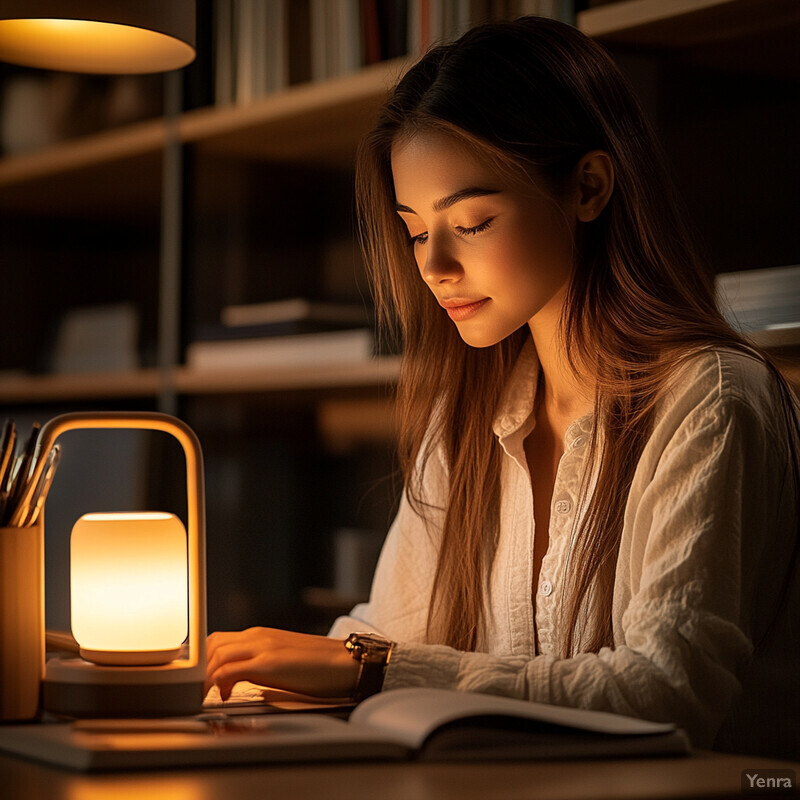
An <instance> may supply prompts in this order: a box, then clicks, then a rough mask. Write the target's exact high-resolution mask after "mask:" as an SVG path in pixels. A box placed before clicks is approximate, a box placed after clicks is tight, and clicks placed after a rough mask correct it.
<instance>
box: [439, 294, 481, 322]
mask: <svg viewBox="0 0 800 800" xmlns="http://www.w3.org/2000/svg"><path fill="white" fill-rule="evenodd" d="M488 302H489V298H488V297H484V298H483V300H469V299H467V298H461V297H453V298H450V299H447V300H440V301H439V305H441V306H442V308H444V309H445V311H447V315H448V316H449V317H450V319H452V320H453V322H462V321H464V320H466V319H469V318H470V317H472V316H474V315H475V314H477V313H478V312H479V311H480V310H481V309H482V308H483V306H484V305H486V303H488Z"/></svg>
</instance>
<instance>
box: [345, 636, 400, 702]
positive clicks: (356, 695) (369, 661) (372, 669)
mask: <svg viewBox="0 0 800 800" xmlns="http://www.w3.org/2000/svg"><path fill="white" fill-rule="evenodd" d="M344 646H345V649H346V650H347V652H348V653H350V655H351V656H352V657H353V658H354V659H355V660H356V661H358V664H359V666H358V678H357V680H356V686H355V689H353V693H352V694H351V695H350V697H351V698H352V699H353V700H355V701H356V703H360V702H361V701H362V700H364V699H365V698H367V697H369V696H370V695H373V694H377V693H378V692H379V691H380V690H381V688H382V687H383V674H384V672H385V671H386V665H387V664H388V663H389V659H390V658H391V657H392V648H393V647H394V642H390V641H389V640H388V639H384V638H383V637H382V636H379V635H378V634H377V633H351V634H350V635H349V636H348V637H347V639H346V640H345V643H344Z"/></svg>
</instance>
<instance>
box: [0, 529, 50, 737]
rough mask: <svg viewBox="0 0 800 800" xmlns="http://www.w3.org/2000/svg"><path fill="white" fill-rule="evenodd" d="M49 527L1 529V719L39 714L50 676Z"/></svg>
mask: <svg viewBox="0 0 800 800" xmlns="http://www.w3.org/2000/svg"><path fill="white" fill-rule="evenodd" d="M43 548H44V523H43V520H42V515H40V516H39V519H38V520H37V522H36V523H35V524H34V525H31V526H30V527H27V528H0V720H2V721H10V720H25V719H33V718H34V717H36V716H37V714H38V713H39V697H40V692H41V685H42V678H43V676H44V624H43V620H44V575H43V574H42V572H43V563H44V558H43Z"/></svg>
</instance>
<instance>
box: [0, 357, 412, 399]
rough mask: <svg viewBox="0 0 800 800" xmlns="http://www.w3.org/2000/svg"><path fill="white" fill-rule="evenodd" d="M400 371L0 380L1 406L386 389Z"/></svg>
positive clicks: (328, 368) (333, 367) (190, 372)
mask: <svg viewBox="0 0 800 800" xmlns="http://www.w3.org/2000/svg"><path fill="white" fill-rule="evenodd" d="M399 373H400V358H399V356H391V357H385V358H376V359H374V360H373V361H369V362H366V363H363V364H343V365H337V364H326V365H324V366H321V367H315V368H314V369H308V368H305V367H298V368H286V369H280V370H238V369H236V370H214V371H208V370H196V369H189V368H187V367H178V368H177V369H175V370H168V371H166V372H163V371H161V370H158V369H142V370H135V371H130V372H101V373H83V374H65V375H12V376H0V403H3V404H6V405H12V404H15V403H56V402H62V401H65V402H66V401H78V400H116V399H121V398H126V397H130V398H142V397H157V396H158V394H159V393H160V392H161V391H162V390H164V389H174V390H175V391H177V392H178V393H179V394H184V395H211V394H226V393H236V394H240V393H248V392H279V391H290V390H308V389H340V388H358V387H370V386H375V387H377V386H385V385H391V384H393V383H395V382H396V381H397V377H398V375H399Z"/></svg>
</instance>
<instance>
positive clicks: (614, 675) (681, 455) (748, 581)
mask: <svg viewBox="0 0 800 800" xmlns="http://www.w3.org/2000/svg"><path fill="white" fill-rule="evenodd" d="M769 427H770V426H769V425H767V424H766V420H765V419H764V418H763V414H761V413H759V412H758V411H756V410H754V409H753V408H751V407H750V406H749V405H748V403H747V402H744V401H743V400H741V399H740V398H738V397H728V398H726V399H725V400H721V399H720V398H719V397H715V398H712V399H710V400H708V401H707V402H703V403H700V404H699V405H698V406H697V407H695V408H694V409H692V410H691V412H689V413H688V414H686V415H685V416H684V417H682V419H681V421H680V423H679V424H678V425H677V426H676V427H673V428H672V431H671V435H670V436H669V437H668V440H666V442H665V444H664V445H663V448H662V449H661V451H660V453H658V454H657V457H655V458H653V459H648V460H647V461H648V465H652V466H648V467H647V474H644V475H642V474H638V475H637V478H636V479H635V481H636V480H638V481H639V488H638V490H637V491H638V495H639V496H638V498H637V502H636V503H635V506H632V505H631V504H630V503H629V506H628V509H627V512H628V514H627V517H626V523H625V528H626V531H627V534H624V535H629V536H630V537H631V539H632V541H631V542H630V547H627V546H626V553H628V552H629V553H630V558H631V560H632V561H633V562H635V563H634V564H633V567H632V569H631V576H632V579H631V585H632V590H631V595H630V598H629V600H628V601H627V604H626V606H625V608H624V611H623V613H622V617H621V619H622V628H623V630H622V631H621V632H615V637H616V640H617V646H615V647H614V648H603V649H602V650H600V651H599V652H597V653H584V654H580V655H577V656H575V657H573V658H568V659H560V658H556V657H553V656H550V655H540V656H533V657H527V656H517V655H514V656H500V655H491V654H486V653H464V652H459V651H456V650H454V649H452V648H449V647H445V646H440V645H425V644H418V643H413V642H410V641H409V642H405V641H402V642H401V643H400V644H399V645H398V646H397V648H396V650H395V652H394V654H393V656H392V660H391V663H390V665H389V667H388V669H387V674H386V679H385V683H384V686H385V688H387V689H388V688H395V687H400V686H418V685H425V686H434V687H441V688H451V689H458V690H463V691H477V692H486V693H490V694H499V695H505V696H511V697H517V698H522V699H529V700H533V701H539V702H545V703H554V704H557V705H568V706H573V707H578V708H587V709H597V710H604V711H611V712H616V713H622V714H629V715H632V716H637V717H641V718H646V719H652V720H663V721H674V722H677V723H678V724H679V725H681V726H682V727H683V728H684V729H685V730H686V731H687V733H688V734H689V735H690V737H691V738H692V740H693V743H694V745H695V746H697V747H709V746H711V745H712V743H713V740H714V737H715V734H716V731H717V730H718V728H719V726H720V724H721V723H722V720H723V718H724V716H725V714H726V713H727V711H728V709H729V707H730V705H731V703H732V702H733V700H734V698H735V697H736V695H737V693H738V691H739V688H740V676H741V673H742V671H743V670H744V669H745V667H746V665H747V662H748V659H749V657H750V655H751V653H752V649H753V647H752V641H751V635H750V634H751V628H752V626H753V624H754V619H755V617H756V616H757V615H756V614H755V612H754V610H753V608H752V607H751V604H752V600H753V597H754V593H755V592H756V590H757V587H758V586H759V584H761V585H762V587H763V580H761V578H763V576H761V577H759V575H758V574H757V573H758V571H759V569H760V567H759V566H758V565H759V564H760V563H764V561H765V557H764V554H765V547H766V546H765V544H764V542H765V539H766V540H768V539H769V534H770V532H771V531H772V530H773V528H774V527H775V526H776V525H778V524H779V523H778V521H777V519H778V516H777V515H776V509H777V508H778V507H779V506H780V504H781V503H783V504H784V506H785V504H786V502H787V501H786V499H785V492H786V490H787V489H788V487H787V486H786V483H787V481H786V480H785V478H786V461H785V447H784V446H782V445H781V446H779V445H778V443H777V442H776V441H775V437H774V435H771V434H770V432H769ZM644 460H645V459H643V461H644ZM640 463H641V462H640ZM789 483H790V481H789ZM632 491H633V490H632ZM782 493H784V494H782ZM782 498H783V499H782ZM748 559H749V561H752V562H753V563H749V562H748ZM743 562H744V563H743ZM618 568H619V565H618ZM626 568H627V567H626Z"/></svg>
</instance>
